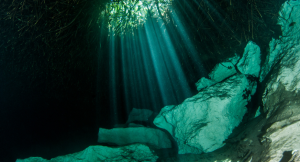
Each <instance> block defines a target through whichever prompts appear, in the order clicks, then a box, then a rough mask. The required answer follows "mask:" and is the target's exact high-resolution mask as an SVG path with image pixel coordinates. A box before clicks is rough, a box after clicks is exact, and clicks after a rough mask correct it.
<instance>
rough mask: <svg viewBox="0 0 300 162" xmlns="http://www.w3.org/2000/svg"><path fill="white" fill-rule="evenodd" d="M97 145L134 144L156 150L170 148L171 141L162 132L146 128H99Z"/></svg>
mask: <svg viewBox="0 0 300 162" xmlns="http://www.w3.org/2000/svg"><path fill="white" fill-rule="evenodd" d="M98 142H99V143H110V144H116V145H119V146H123V145H129V144H134V143H143V144H147V145H151V146H153V147H155V148H156V149H161V148H171V147H172V144H171V140H170V139H169V138H168V136H167V134H166V133H165V132H163V131H162V130H159V129H155V128H146V127H129V128H113V129H104V128H100V129H99V133H98Z"/></svg>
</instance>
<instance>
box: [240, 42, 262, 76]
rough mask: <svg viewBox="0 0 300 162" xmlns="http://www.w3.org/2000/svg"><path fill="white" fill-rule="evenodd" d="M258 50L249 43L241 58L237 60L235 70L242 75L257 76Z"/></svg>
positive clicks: (258, 65) (258, 70)
mask: <svg viewBox="0 0 300 162" xmlns="http://www.w3.org/2000/svg"><path fill="white" fill-rule="evenodd" d="M260 62H261V59H260V48H259V46H258V45H256V44H255V43H254V42H252V41H249V42H248V44H247V46H246V48H245V51H244V54H243V57H242V58H241V59H240V60H239V62H238V64H237V68H238V69H239V71H240V72H241V73H242V74H245V75H252V76H254V77H258V76H259V72H260Z"/></svg>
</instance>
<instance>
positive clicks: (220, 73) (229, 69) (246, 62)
mask: <svg viewBox="0 0 300 162" xmlns="http://www.w3.org/2000/svg"><path fill="white" fill-rule="evenodd" d="M240 61H241V62H240ZM259 65H260V50H259V47H258V46H257V45H256V44H255V43H253V42H249V43H248V45H247V47H246V49H245V52H244V55H243V57H242V58H241V59H239V57H237V56H236V57H234V58H231V59H228V60H227V61H226V62H222V63H220V64H218V65H216V67H215V68H214V70H213V71H212V72H211V73H210V74H209V77H210V78H209V79H207V78H202V79H201V80H200V81H199V82H198V83H197V84H196V85H197V86H198V87H197V89H198V90H199V91H200V92H199V93H198V94H197V95H195V96H193V97H191V98H188V99H186V100H185V101H184V102H183V103H182V104H180V105H177V106H166V107H164V108H163V109H162V110H161V112H160V113H159V115H158V116H157V117H156V118H155V120H154V122H153V123H154V124H155V125H156V126H158V127H160V128H163V129H166V130H167V131H168V132H169V133H170V134H171V135H172V136H173V137H174V139H175V141H176V142H177V144H178V153H179V154H187V153H193V154H200V153H203V152H204V153H207V152H212V151H214V150H216V149H218V148H220V147H222V146H224V145H225V143H223V142H224V140H225V139H226V138H227V137H228V136H229V135H230V134H231V132H232V130H233V128H235V127H236V126H238V125H239V123H240V122H241V121H242V119H243V116H244V114H245V113H246V112H247V109H246V105H247V102H248V101H249V100H250V99H251V95H253V94H254V93H255V91H256V82H255V81H254V80H252V79H248V78H251V77H249V76H254V77H258V74H259V71H260V68H259V67H260V66H259ZM237 68H238V69H239V70H236V69H237ZM237 71H238V72H237ZM240 72H244V73H245V74H242V73H240Z"/></svg>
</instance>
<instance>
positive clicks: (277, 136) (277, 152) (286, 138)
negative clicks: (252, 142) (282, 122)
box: [263, 121, 300, 162]
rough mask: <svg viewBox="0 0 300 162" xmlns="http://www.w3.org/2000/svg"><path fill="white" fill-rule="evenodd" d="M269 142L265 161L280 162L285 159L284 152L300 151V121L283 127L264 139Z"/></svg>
mask: <svg viewBox="0 0 300 162" xmlns="http://www.w3.org/2000/svg"><path fill="white" fill-rule="evenodd" d="M264 139H265V140H267V142H269V144H268V146H267V148H266V149H265V150H266V151H265V152H264V154H265V158H264V159H263V160H264V161H269V162H278V161H280V160H281V159H282V157H283V152H285V151H292V150H300V145H299V141H300V121H298V122H296V123H294V124H291V125H288V126H285V127H282V128H280V129H278V130H276V131H275V132H273V133H272V134H270V135H268V136H265V137H264Z"/></svg>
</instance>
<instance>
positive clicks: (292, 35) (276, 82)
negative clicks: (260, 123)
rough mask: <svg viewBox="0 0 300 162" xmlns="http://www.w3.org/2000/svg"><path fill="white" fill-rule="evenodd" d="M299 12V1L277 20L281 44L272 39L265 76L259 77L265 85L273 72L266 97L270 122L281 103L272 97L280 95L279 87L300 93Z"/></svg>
mask: <svg viewBox="0 0 300 162" xmlns="http://www.w3.org/2000/svg"><path fill="white" fill-rule="evenodd" d="M299 11H300V1H299V0H297V1H288V2H285V3H284V4H283V6H282V9H281V12H279V13H280V15H281V17H280V18H279V20H278V24H280V25H281V29H282V33H283V36H282V37H280V39H279V40H274V39H273V40H272V41H271V42H270V54H269V55H268V56H267V60H266V63H265V64H264V67H263V70H262V71H263V73H262V74H261V76H260V81H263V80H264V78H265V76H266V75H267V73H268V72H269V71H271V70H272V75H271V77H270V78H271V79H270V81H269V82H268V85H267V87H266V89H265V92H264V94H263V104H264V112H267V118H269V117H270V116H271V115H272V113H273V112H275V111H276V106H274V105H276V104H277V103H278V102H279V100H280V96H278V95H277V96H278V97H277V99H274V95H273V94H275V93H276V92H277V90H278V88H279V87H280V86H283V87H284V89H285V90H286V91H291V92H296V93H298V91H299V90H300V59H299V58H300V34H299V32H300V15H299ZM291 23H293V25H291ZM272 95H273V97H272ZM271 98H273V99H271ZM271 100H272V101H271ZM277 107H278V106H277Z"/></svg>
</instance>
